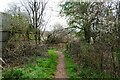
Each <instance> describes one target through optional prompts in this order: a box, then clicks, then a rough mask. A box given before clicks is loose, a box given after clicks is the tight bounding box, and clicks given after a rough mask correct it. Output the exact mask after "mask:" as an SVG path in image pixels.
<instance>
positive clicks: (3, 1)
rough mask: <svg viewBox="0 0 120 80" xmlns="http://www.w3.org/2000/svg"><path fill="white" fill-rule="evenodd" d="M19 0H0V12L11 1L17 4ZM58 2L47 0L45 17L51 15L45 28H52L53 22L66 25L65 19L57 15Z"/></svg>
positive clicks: (6, 7)
mask: <svg viewBox="0 0 120 80" xmlns="http://www.w3.org/2000/svg"><path fill="white" fill-rule="evenodd" d="M19 1H20V0H0V12H4V11H5V10H6V9H8V8H9V6H10V5H11V4H13V3H17V4H19ZM60 2H61V0H49V2H48V4H47V8H46V10H47V13H46V14H47V16H46V19H47V18H49V17H50V16H51V18H50V20H49V24H48V26H47V28H46V29H47V30H52V26H53V25H54V24H55V23H60V24H61V25H63V26H65V27H66V26H67V23H66V20H65V19H64V18H61V17H60V16H59V11H60V7H59V3H60Z"/></svg>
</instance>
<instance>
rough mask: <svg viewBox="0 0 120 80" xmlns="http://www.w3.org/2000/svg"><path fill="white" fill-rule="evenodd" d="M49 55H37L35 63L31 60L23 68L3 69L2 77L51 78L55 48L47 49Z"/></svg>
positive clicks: (15, 78)
mask: <svg viewBox="0 0 120 80" xmlns="http://www.w3.org/2000/svg"><path fill="white" fill-rule="evenodd" d="M48 54H49V55H50V56H49V57H45V58H39V57H37V58H36V60H35V63H34V64H33V63H32V62H31V63H30V62H29V63H28V64H26V65H25V67H23V68H18V67H16V68H12V69H5V70H4V71H3V77H4V78H3V79H2V80H8V79H7V78H12V79H11V80H28V79H33V78H49V79H51V78H53V77H54V74H55V71H56V66H57V54H56V53H55V50H53V49H50V50H48Z"/></svg>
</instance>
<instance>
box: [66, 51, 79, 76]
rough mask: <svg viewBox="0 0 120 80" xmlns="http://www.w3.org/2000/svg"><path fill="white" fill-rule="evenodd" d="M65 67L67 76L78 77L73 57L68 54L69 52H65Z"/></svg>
mask: <svg viewBox="0 0 120 80" xmlns="http://www.w3.org/2000/svg"><path fill="white" fill-rule="evenodd" d="M64 55H65V68H66V71H67V76H68V77H69V78H78V77H79V76H78V74H77V65H76V64H75V63H74V61H73V59H72V58H71V57H70V56H69V54H67V53H65V52H64Z"/></svg>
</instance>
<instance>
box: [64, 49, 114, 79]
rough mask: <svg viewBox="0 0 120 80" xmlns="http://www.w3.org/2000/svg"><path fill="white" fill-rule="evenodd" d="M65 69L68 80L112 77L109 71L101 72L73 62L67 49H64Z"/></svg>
mask: <svg viewBox="0 0 120 80" xmlns="http://www.w3.org/2000/svg"><path fill="white" fill-rule="evenodd" d="M64 55H65V63H66V65H65V66H66V70H67V75H68V77H69V80H79V79H85V78H92V79H96V78H97V79H98V78H99V79H107V78H109V79H110V78H112V76H111V74H110V73H105V72H101V71H99V70H95V69H92V68H90V67H88V66H83V65H78V64H75V63H74V61H73V59H72V57H71V56H70V55H69V53H68V52H67V51H64Z"/></svg>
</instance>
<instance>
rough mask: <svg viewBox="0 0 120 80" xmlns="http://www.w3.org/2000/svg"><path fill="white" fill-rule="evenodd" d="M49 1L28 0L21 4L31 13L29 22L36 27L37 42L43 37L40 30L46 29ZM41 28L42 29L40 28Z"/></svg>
mask: <svg viewBox="0 0 120 80" xmlns="http://www.w3.org/2000/svg"><path fill="white" fill-rule="evenodd" d="M47 3H48V1H45V0H27V1H26V2H25V1H22V2H21V4H22V5H23V6H24V8H25V10H26V11H27V13H28V15H29V23H30V24H31V26H32V27H33V28H35V29H36V31H35V34H36V35H35V41H36V44H37V43H38V42H37V41H38V40H39V42H40V39H41V36H42V33H41V32H40V30H43V29H44V27H43V26H44V25H43V23H44V12H45V8H46V5H47ZM38 29H40V30H38Z"/></svg>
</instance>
